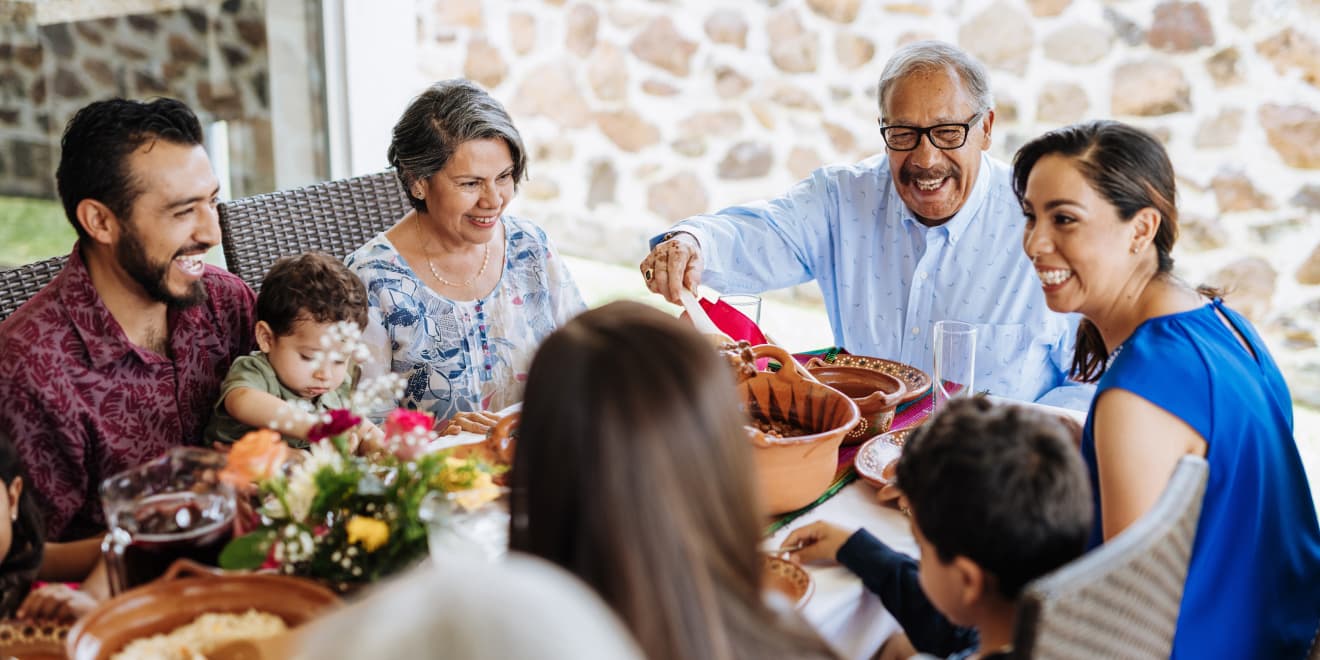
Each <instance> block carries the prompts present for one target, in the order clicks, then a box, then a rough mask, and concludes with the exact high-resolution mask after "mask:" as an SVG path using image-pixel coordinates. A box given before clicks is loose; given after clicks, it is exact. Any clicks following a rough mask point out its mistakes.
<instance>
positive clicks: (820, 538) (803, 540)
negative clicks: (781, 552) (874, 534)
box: [780, 520, 857, 563]
mask: <svg viewBox="0 0 1320 660" xmlns="http://www.w3.org/2000/svg"><path fill="white" fill-rule="evenodd" d="M855 531H857V530H850V529H846V528H844V527H840V526H838V525H835V524H833V523H828V522H825V521H823V520H818V521H816V522H814V523H811V524H809V525H804V526H802V527H799V528H797V529H795V530H793V532H792V533H791V534H789V535H788V538H786V539H784V543H783V544H782V545H781V546H780V547H781V548H794V547H798V548H800V549H798V550H794V551H792V552H790V553H789V556H790V557H792V559H793V560H794V561H796V562H798V563H806V562H812V561H829V562H833V561H836V559H835V557H836V556H837V555H838V554H839V548H842V547H843V544H844V543H846V542H847V541H848V539H849V538H850V537H851V536H852V535H853V532H855Z"/></svg>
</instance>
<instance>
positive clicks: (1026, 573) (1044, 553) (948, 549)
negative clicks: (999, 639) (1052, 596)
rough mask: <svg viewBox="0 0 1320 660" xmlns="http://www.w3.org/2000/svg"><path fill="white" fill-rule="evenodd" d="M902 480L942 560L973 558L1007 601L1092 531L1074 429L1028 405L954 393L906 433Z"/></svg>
mask: <svg viewBox="0 0 1320 660" xmlns="http://www.w3.org/2000/svg"><path fill="white" fill-rule="evenodd" d="M898 486H899V488H901V489H902V491H903V494H904V495H905V496H907V501H908V505H909V506H910V507H911V514H912V517H913V522H914V523H915V524H916V526H917V528H918V529H920V530H921V533H922V534H923V535H924V536H925V537H926V539H927V540H928V541H930V544H931V545H932V546H934V548H935V552H936V554H938V555H939V560H940V561H942V562H946V563H947V562H949V561H952V560H953V559H954V557H959V556H961V557H966V558H968V559H970V560H972V561H973V562H975V563H976V564H977V565H978V566H980V567H981V569H982V570H984V571H986V572H987V573H989V574H991V575H993V576H994V577H995V579H996V584H997V587H998V591H999V593H1000V594H1001V595H1002V596H1003V597H1004V598H1008V599H1010V600H1015V599H1017V597H1018V594H1020V593H1021V592H1022V587H1023V586H1025V585H1026V584H1027V583H1028V582H1030V581H1032V580H1034V579H1036V578H1038V577H1040V576H1042V575H1045V574H1046V573H1049V572H1050V571H1052V570H1054V569H1056V568H1058V567H1060V566H1063V565H1064V564H1066V563H1068V562H1070V561H1072V560H1073V559H1076V558H1077V557H1079V556H1081V554H1082V552H1083V551H1085V549H1086V542H1087V539H1088V537H1089V536H1090V532H1091V521H1092V517H1093V515H1094V513H1093V510H1092V506H1093V505H1092V502H1091V484H1090V481H1089V478H1088V477H1087V473H1086V467H1085V465H1084V464H1083V463H1082V458H1081V452H1079V451H1078V450H1077V448H1076V447H1075V446H1074V445H1073V441H1072V431H1071V430H1069V429H1068V427H1067V426H1065V425H1064V423H1063V421H1062V420H1060V419H1058V418H1056V417H1054V416H1052V415H1049V414H1047V413H1043V412H1039V411H1035V410H1031V409H1029V408H1025V407H1022V406H1015V405H1004V404H998V405H997V404H993V403H991V402H990V401H989V400H987V399H985V398H984V397H965V398H960V399H954V400H951V401H950V402H949V404H948V407H946V408H945V409H944V410H943V411H941V412H940V413H939V414H937V415H936V416H935V417H934V418H933V419H931V421H930V422H928V423H927V424H925V425H924V426H923V427H921V429H919V430H918V431H917V432H915V433H913V434H912V437H910V438H909V439H908V441H907V444H906V446H905V447H904V448H903V456H902V457H901V458H900V459H899V461H898ZM933 559H934V557H930V558H927V560H933Z"/></svg>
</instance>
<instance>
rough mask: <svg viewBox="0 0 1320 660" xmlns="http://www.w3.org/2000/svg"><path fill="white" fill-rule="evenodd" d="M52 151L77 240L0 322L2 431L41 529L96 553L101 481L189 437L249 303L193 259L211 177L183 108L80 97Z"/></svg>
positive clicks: (210, 205)
mask: <svg viewBox="0 0 1320 660" xmlns="http://www.w3.org/2000/svg"><path fill="white" fill-rule="evenodd" d="M61 147H62V153H61V155H60V164H59V169H58V170H57V171H56V174H55V177H56V181H57V184H58V186H59V193H60V199H61V201H62V202H63V204H64V212H65V215H66V216H67V217H68V219H69V222H70V223H72V224H73V227H74V229H76V230H77V232H78V241H77V243H76V244H75V245H74V247H73V252H71V253H70V254H69V261H68V263H67V265H65V267H64V269H63V270H62V271H61V272H60V273H59V275H57V276H56V277H55V279H54V280H52V281H51V283H50V284H48V285H47V286H46V287H45V288H43V289H42V290H41V291H40V292H38V293H37V295H36V296H34V297H33V298H32V299H31V300H30V301H28V302H27V303H26V304H24V305H23V306H22V307H20V308H19V309H18V310H17V311H15V312H14V313H13V314H12V315H11V316H10V317H9V318H8V319H6V320H5V322H4V323H2V324H0V425H2V426H3V428H5V429H7V430H8V431H9V434H10V435H11V436H12V437H13V438H14V441H15V443H16V444H17V446H18V449H19V452H20V454H21V455H22V458H23V461H24V463H25V464H26V468H27V473H28V476H29V478H30V480H31V486H32V490H31V491H30V492H31V493H32V495H34V496H35V497H36V500H37V502H38V504H39V505H40V507H41V510H42V513H43V515H44V516H45V521H46V529H47V534H48V538H49V539H50V540H52V541H76V540H81V539H87V541H84V542H82V543H77V544H69V545H70V546H77V547H79V548H80V549H81V550H82V551H83V552H84V554H83V555H81V556H89V557H92V558H93V559H94V558H95V556H96V553H95V552H94V551H91V549H92V548H94V547H95V545H96V544H97V543H99V539H100V536H101V534H103V533H104V531H105V520H104V514H103V512H102V509H101V503H100V498H99V496H98V493H97V488H98V487H99V486H100V483H101V480H102V479H104V478H105V477H108V476H110V475H112V474H115V473H116V472H119V471H121V470H125V469H127V468H131V467H134V466H136V465H139V464H141V463H143V462H145V461H148V460H151V459H152V458H155V457H157V456H159V455H160V454H161V453H162V452H164V451H166V450H167V449H170V448H171V447H175V446H178V445H196V444H201V442H202V430H203V428H205V426H206V422H207V420H208V418H209V416H210V411H211V408H212V406H213V405H214V404H215V399H216V396H217V394H218V393H219V386H220V382H221V380H222V379H223V378H224V375H225V372H226V370H227V369H228V368H229V363H230V362H232V361H233V360H234V358H235V357H238V356H240V355H245V354H247V353H248V352H249V351H250V350H251V349H252V342H253V324H254V320H253V316H254V313H253V304H254V300H255V297H254V295H253V293H252V290H251V289H250V288H248V286H247V285H246V284H244V283H243V281H242V280H240V279H238V278H237V277H235V276H233V275H231V274H229V273H227V272H225V271H223V270H221V269H219V268H216V267H214V266H210V265H207V264H205V263H204V262H203V260H202V259H203V256H204V255H205V253H206V251H207V250H209V249H210V248H212V247H214V246H215V245H216V244H217V243H219V242H220V225H219V219H218V215H217V213H216V202H217V196H218V194H219V192H220V185H219V182H218V180H217V178H216V176H215V173H214V172H213V171H212V170H211V161H210V159H209V158H208V157H207V155H206V150H205V149H203V147H202V128H201V125H200V124H199V123H198V121H197V117H196V115H194V114H193V112H192V111H191V110H190V109H189V108H188V107H187V106H186V105H184V104H183V103H180V102H178V101H175V100H172V99H156V100H154V101H151V102H140V101H129V100H124V99H112V100H107V101H98V102H96V103H92V104H91V105H89V106H87V107H85V108H83V109H81V110H79V111H78V113H77V114H76V115H74V117H73V119H71V120H70V121H69V124H68V126H67V127H66V128H65V131H64V138H63V140H62V142H61ZM60 546H61V544H56V545H55V546H54V549H56V550H57V551H58V550H59V549H60ZM49 564H50V562H46V565H49ZM77 572H84V571H75V572H74V574H75V575H76V573H77ZM46 574H47V576H48V579H51V578H55V579H58V578H57V577H56V575H55V574H52V573H51V572H49V571H47V572H46Z"/></svg>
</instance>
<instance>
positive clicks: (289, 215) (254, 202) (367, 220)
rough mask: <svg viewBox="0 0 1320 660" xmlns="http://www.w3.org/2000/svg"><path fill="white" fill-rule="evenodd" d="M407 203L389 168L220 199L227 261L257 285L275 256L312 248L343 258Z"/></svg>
mask: <svg viewBox="0 0 1320 660" xmlns="http://www.w3.org/2000/svg"><path fill="white" fill-rule="evenodd" d="M410 208H411V206H409V204H408V199H407V198H406V197H405V196H404V194H403V188H402V187H400V186H399V180H398V178H397V177H395V175H394V172H393V171H388V170H387V171H385V172H377V173H375V174H367V175H363V176H358V177H353V178H351V179H341V180H339V181H328V182H325V183H318V184H316V185H312V186H306V187H304V188H295V189H293V190H282V191H279V192H273V193H267V194H264V195H255V196H252V197H244V198H242V199H235V200H232V201H229V202H224V203H222V204H220V230H221V244H222V245H223V247H224V252H225V265H226V266H227V267H228V268H229V271H230V272H231V273H234V274H235V275H238V276H239V277H240V278H242V279H243V280H244V281H245V282H247V283H248V284H249V285H250V286H251V287H252V288H253V289H260V288H261V278H262V277H264V276H265V274H266V271H267V270H269V269H270V267H271V265H272V264H274V263H275V260H276V259H279V258H280V257H285V256H289V255H295V254H302V253H304V252H311V251H318V252H325V253H327V254H329V255H331V256H333V257H337V258H339V259H343V258H344V257H347V256H348V255H349V254H350V253H351V252H353V251H354V250H356V249H357V248H359V247H361V246H362V244H363V243H366V242H367V241H368V240H369V239H371V238H372V237H374V236H375V235H376V234H379V233H380V232H382V231H384V230H386V229H388V228H390V227H391V226H393V225H394V223H395V222H398V220H399V218H401V217H403V215H404V214H405V213H407V212H408V210H409V209H410Z"/></svg>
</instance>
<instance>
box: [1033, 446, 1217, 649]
mask: <svg viewBox="0 0 1320 660" xmlns="http://www.w3.org/2000/svg"><path fill="white" fill-rule="evenodd" d="M1208 472H1209V468H1208V466H1207V463H1206V461H1205V459H1203V458H1200V457H1198V456H1185V457H1183V458H1182V459H1181V460H1180V461H1179V462H1178V467H1177V469H1176V470H1174V473H1173V477H1172V478H1171V479H1170V480H1169V485H1168V486H1167V487H1165V489H1164V493H1163V494H1162V495H1161V496H1160V499H1159V501H1158V502H1156V504H1155V507H1154V508H1152V509H1151V510H1150V511H1149V512H1147V513H1146V515H1144V516H1142V517H1141V518H1140V519H1139V520H1137V521H1136V522H1134V523H1133V524H1132V525H1131V526H1130V527H1129V528H1128V529H1126V530H1124V531H1123V533H1121V534H1119V535H1118V536H1115V537H1114V538H1113V539H1112V540H1110V541H1109V542H1107V543H1105V544H1104V545H1102V546H1100V547H1099V548H1097V549H1096V550H1094V551H1092V552H1090V553H1087V554H1086V555H1084V556H1083V557H1081V558H1080V559H1078V560H1076V561H1074V562H1072V563H1069V564H1068V565H1066V566H1064V567H1062V568H1060V569H1058V570H1056V571H1054V572H1053V573H1050V574H1048V575H1045V576H1043V577H1041V578H1039V579H1037V580H1035V581H1034V582H1032V583H1030V584H1028V585H1027V586H1026V589H1025V590H1024V591H1023V595H1022V600H1021V604H1020V610H1019V613H1018V623H1017V630H1016V632H1015V640H1014V648H1015V649H1016V650H1017V657H1022V658H1050V659H1054V658H1079V659H1080V658H1087V659H1090V658H1168V657H1169V651H1170V649H1171V648H1172V647H1173V633H1174V628H1175V627H1176V624H1177V621H1178V608H1179V605H1180V603H1181V602H1182V593H1183V584H1184V581H1185V580H1186V578H1187V564H1188V561H1189V560H1190V559H1191V554H1192V542H1193V540H1194V539H1195V538H1196V526H1197V522H1198V520H1199V519H1200V515H1201V498H1202V496H1203V495H1204V494H1205V483H1206V477H1207V474H1208Z"/></svg>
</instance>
